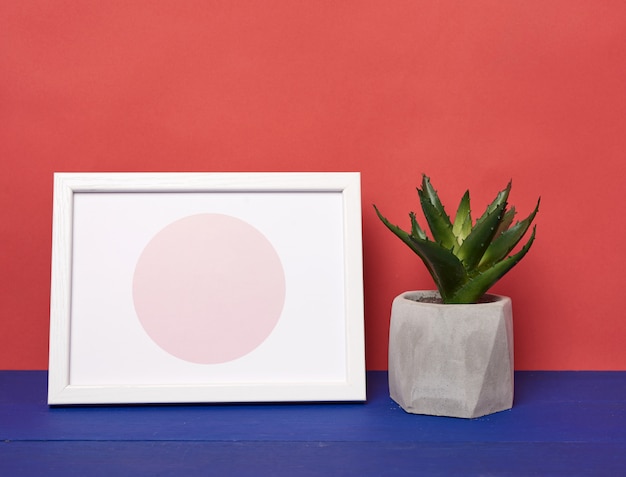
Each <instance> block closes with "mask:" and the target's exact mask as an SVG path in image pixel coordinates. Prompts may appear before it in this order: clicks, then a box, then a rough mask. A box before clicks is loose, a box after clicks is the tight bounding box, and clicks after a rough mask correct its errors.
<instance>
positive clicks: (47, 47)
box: [0, 0, 626, 369]
mask: <svg viewBox="0 0 626 477" xmlns="http://www.w3.org/2000/svg"><path fill="white" fill-rule="evenodd" d="M625 154H626V3H624V2H622V1H617V0H616V1H613V2H611V1H604V2H596V1H593V0H587V1H581V0H558V1H545V0H531V1H528V0H525V1H517V0H516V1H513V0H511V1H501V0H493V1H489V0H478V1H472V2H462V1H440V2H433V1H430V0H424V1H415V0H409V1H390V0H380V1H342V2H335V1H317V2H294V1H288V0H275V1H263V2H258V1H213V2H207V1H204V0H202V1H181V0H146V1H133V2H123V1H121V2H118V1H111V2H100V1H92V2H85V1H80V2H79V1H52V2H51V1H48V0H41V1H23V2H22V1H8V0H5V1H0V161H1V162H0V204H1V207H0V244H1V245H0V247H1V248H0V260H1V261H0V290H1V296H0V369H45V368H46V366H47V340H48V311H49V306H48V303H49V285H50V279H49V274H50V244H51V237H50V235H51V205H52V202H51V201H52V173H53V172H54V171H344V170H347V171H361V172H362V183H363V207H364V208H363V234H364V235H363V240H364V262H365V296H366V303H365V305H366V329H367V363H368V368H369V369H385V368H386V365H387V361H386V351H387V350H386V340H387V327H388V320H389V306H390V302H391V300H392V298H393V297H394V296H395V295H396V294H398V293H400V292H402V291H404V290H407V289H415V288H432V285H431V282H430V278H429V277H428V275H427V273H426V271H425V269H424V267H423V266H422V265H421V263H420V262H419V261H418V260H417V258H415V257H414V256H413V255H412V254H411V252H410V251H408V250H407V249H405V247H404V246H403V245H402V244H401V243H400V242H399V241H398V240H397V239H396V238H395V237H393V236H392V235H391V234H390V233H389V232H388V231H387V230H386V229H384V227H383V226H382V224H380V223H379V222H378V221H377V219H376V217H375V216H374V214H373V211H372V209H371V204H372V203H373V202H376V204H377V205H379V206H380V208H381V209H382V210H383V211H384V213H385V214H386V215H388V216H389V217H390V218H391V219H392V220H394V221H395V222H399V223H403V222H404V221H406V220H408V219H407V213H408V211H409V210H411V209H415V208H416V207H417V200H416V194H415V189H414V187H415V186H416V185H417V184H418V182H419V180H420V176H421V173H422V172H425V173H427V174H429V175H430V176H431V177H432V180H433V183H434V184H435V185H436V186H437V187H438V189H439V190H440V192H441V195H442V196H443V200H444V202H450V205H449V208H453V206H455V205H456V202H457V201H458V199H459V198H460V196H461V195H462V193H463V192H464V190H465V189H466V188H470V189H471V190H472V192H473V198H474V200H475V202H476V205H475V209H476V210H475V212H476V213H479V212H482V209H483V207H484V206H485V205H486V203H487V201H488V200H489V199H491V198H492V196H494V195H495V193H496V191H497V190H499V189H500V188H502V187H503V186H504V185H505V184H506V182H507V181H508V180H509V178H513V183H514V185H513V192H512V196H511V202H512V203H513V204H515V205H516V206H517V208H518V209H519V210H520V213H522V214H527V213H528V212H530V210H531V208H532V206H533V205H534V202H535V200H536V198H537V197H538V196H539V195H541V196H542V208H541V211H540V213H539V215H538V217H537V224H538V231H537V241H536V242H535V246H534V247H533V250H531V252H530V254H529V255H528V257H527V258H526V259H525V260H524V261H523V262H522V263H521V264H520V265H519V266H518V267H517V268H516V269H515V270H514V271H513V272H512V273H511V274H509V275H507V276H506V277H505V278H504V279H503V280H502V281H501V282H500V283H499V284H498V285H497V286H496V288H495V290H494V291H495V292H498V293H503V294H508V295H510V296H511V297H512V298H513V301H514V312H515V333H516V337H515V347H516V349H515V351H516V367H517V368H518V369H626V346H625V344H624V343H625V341H626V317H625V315H624V311H623V307H622V298H623V297H624V291H623V288H624V282H625V280H624V274H625V272H624V271H625V270H626V254H625V253H624V251H623V250H624V247H625V246H626V225H625V224H626V221H625V220H624V219H623V218H622V217H621V214H622V207H623V202H624V200H623V192H624V190H625V187H624V179H623V176H624V173H626V166H625V165H624V164H625V161H624V156H625ZM404 223H406V222H404Z"/></svg>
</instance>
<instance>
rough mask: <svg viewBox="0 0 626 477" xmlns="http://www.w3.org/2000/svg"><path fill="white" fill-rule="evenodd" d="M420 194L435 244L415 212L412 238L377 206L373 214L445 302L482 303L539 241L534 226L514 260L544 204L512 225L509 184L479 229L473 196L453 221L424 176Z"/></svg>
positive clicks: (466, 199) (463, 201)
mask: <svg viewBox="0 0 626 477" xmlns="http://www.w3.org/2000/svg"><path fill="white" fill-rule="evenodd" d="M417 191H418V195H419V199H420V203H421V206H422V211H423V212H424V216H425V218H426V221H427V223H428V226H429V228H430V232H431V234H432V237H433V240H430V239H429V238H428V236H427V235H426V232H425V231H424V230H423V229H422V228H421V227H420V225H419V224H418V222H417V218H416V216H415V213H413V212H411V213H410V214H409V216H410V219H411V233H408V232H405V231H404V230H402V229H401V228H400V227H398V226H397V225H394V224H392V223H391V222H389V220H387V219H386V218H385V217H384V216H383V215H382V214H381V213H380V211H379V210H378V208H377V207H376V206H375V205H374V209H375V211H376V214H377V216H378V218H379V219H380V220H381V221H382V222H383V224H385V226H387V228H388V229H389V230H391V231H392V232H393V233H394V234H395V235H396V236H397V237H399V238H400V239H401V240H402V241H403V242H404V243H405V244H406V245H407V246H409V248H411V250H413V252H414V253H415V254H417V256H419V257H420V258H421V259H422V261H423V262H424V264H425V266H426V268H427V270H428V271H429V273H430V274H431V276H432V277H433V280H434V282H435V285H436V286H437V289H438V290H439V293H440V295H441V298H442V301H443V302H444V303H475V302H477V301H478V300H480V298H481V297H482V296H483V295H484V294H485V293H487V291H488V290H489V288H491V287H492V286H493V285H494V284H495V283H496V282H497V281H498V280H499V279H500V278H501V277H502V276H504V275H505V274H506V273H507V272H509V271H510V270H511V269H512V268H513V267H514V266H515V265H516V264H518V263H519V262H520V260H521V259H522V258H524V257H525V256H526V254H527V253H528V251H529V250H530V247H531V246H532V244H533V242H534V240H535V230H536V227H533V231H532V234H531V236H530V238H529V240H528V241H527V242H526V244H525V245H524V246H523V247H522V249H521V250H520V251H519V252H517V253H516V254H514V255H511V256H509V253H511V251H512V250H513V248H514V247H515V246H516V245H517V244H518V243H519V242H520V241H521V239H522V238H523V237H524V235H525V234H526V232H527V231H528V228H529V227H530V225H531V224H532V222H533V220H534V219H535V216H536V215H537V212H538V211H539V203H540V201H537V205H536V206H535V209H534V210H533V211H532V212H531V214H530V215H529V216H528V217H526V218H525V219H524V220H522V221H520V222H517V223H516V224H515V225H513V226H511V224H512V223H513V218H514V216H515V208H514V207H511V208H510V209H508V210H507V201H508V197H509V193H510V191H511V182H510V181H509V183H508V185H507V187H506V188H505V189H503V190H502V191H500V192H499V193H498V194H497V196H496V198H495V199H494V200H493V201H492V202H491V203H490V204H489V205H488V206H487V209H486V210H485V212H484V213H483V215H482V216H481V217H480V218H479V219H478V220H477V221H476V223H475V224H474V225H472V217H471V209H470V195H469V191H467V192H466V193H465V194H464V195H463V198H462V199H461V202H460V203H459V207H458V208H457V212H456V215H455V218H454V222H451V221H450V217H449V216H448V215H447V213H446V212H445V209H444V207H443V205H442V204H441V201H440V200H439V196H438V194H437V192H436V190H435V189H434V188H433V186H432V184H431V183H430V179H429V178H428V177H427V176H426V175H423V176H422V186H421V189H420V188H418V189H417Z"/></svg>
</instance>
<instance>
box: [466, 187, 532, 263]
mask: <svg viewBox="0 0 626 477" xmlns="http://www.w3.org/2000/svg"><path fill="white" fill-rule="evenodd" d="M540 202H541V199H539V200H538V201H537V205H536V206H535V209H534V210H533V211H532V212H531V214H530V215H529V216H528V217H526V218H525V219H524V220H522V221H521V222H518V223H516V224H515V225H514V226H513V227H511V228H509V229H508V230H505V231H504V232H503V233H501V234H500V235H498V236H496V238H495V239H494V240H493V242H492V243H491V245H489V247H488V248H487V250H486V251H485V254H484V255H483V257H482V259H481V261H480V263H479V264H478V269H479V270H485V269H487V268H489V267H491V266H493V264H495V263H496V262H499V261H500V260H502V259H503V258H504V257H506V256H507V255H508V254H509V253H510V252H511V250H513V249H514V248H515V246H516V245H517V244H518V243H519V241H520V240H522V238H523V237H524V235H525V234H526V231H527V230H528V228H529V227H530V225H531V224H532V222H533V220H534V219H535V215H537V212H538V211H539V204H540Z"/></svg>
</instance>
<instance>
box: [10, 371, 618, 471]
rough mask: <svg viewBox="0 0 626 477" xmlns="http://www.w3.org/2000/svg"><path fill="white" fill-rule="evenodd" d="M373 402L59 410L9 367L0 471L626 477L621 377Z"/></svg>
mask: <svg viewBox="0 0 626 477" xmlns="http://www.w3.org/2000/svg"><path fill="white" fill-rule="evenodd" d="M367 379H368V399H367V402H366V403H340V404H336V403H316V404H308V403H304V404H303V403H298V404H245V405H239V404H230V405H229V404H219V405H214V404H212V405H169V406H90V407H86V406H83V407H54V408H50V407H49V406H48V405H47V404H46V392H47V391H46V386H47V373H46V372H43V371H0V476H2V477H5V476H6V477H13V476H19V477H23V476H38V477H39V476H61V475H63V476H73V475H77V476H106V477H124V476H144V475H145V476H184V477H193V476H213V475H216V476H266V475H267V476H283V475H284V476H317V475H323V476H344V475H345V476H420V475H425V476H440V475H441V476H456V475H458V476H509V475H511V476H517V475H519V476H534V475H537V476H551V475H563V476H578V475H581V476H586V475H589V476H603V475H606V476H621V475H623V476H626V372H621V371H620V372H608V371H607V372H588V371H586V372H583V371H577V372H569V371H568V372H554V371H550V372H534V371H525V372H519V371H518V372H516V375H515V404H514V407H513V409H512V410H509V411H504V412H500V413H496V414H492V415H490V416H485V417H482V418H478V419H473V420H464V419H455V418H445V417H433V416H418V415H410V414H407V413H405V412H404V411H403V410H402V409H400V408H399V407H398V405H397V404H395V403H394V402H393V401H392V400H391V399H390V398H389V395H388V387H387V373H385V372H380V371H372V372H368V374H367Z"/></svg>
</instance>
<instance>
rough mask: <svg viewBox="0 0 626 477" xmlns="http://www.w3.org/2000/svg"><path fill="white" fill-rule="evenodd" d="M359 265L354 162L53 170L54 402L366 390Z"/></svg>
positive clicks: (287, 396) (268, 398)
mask: <svg viewBox="0 0 626 477" xmlns="http://www.w3.org/2000/svg"><path fill="white" fill-rule="evenodd" d="M218 235H219V237H217V238H215V236H218ZM362 268H363V265H362V232H361V190H360V174H359V173H357V172H340V173H335V172H321V173H308V172H307V173H289V172H282V173H55V174H54V199H53V228H52V276H51V304H50V354H49V377H48V404H49V405H72V404H143V403H145V404H148V403H150V404H158V403H225V402H297V401H307V402H321V401H337V402H339V401H363V400H365V399H366V395H365V352H364V320H363V271H362ZM244 343H245V344H244Z"/></svg>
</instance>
